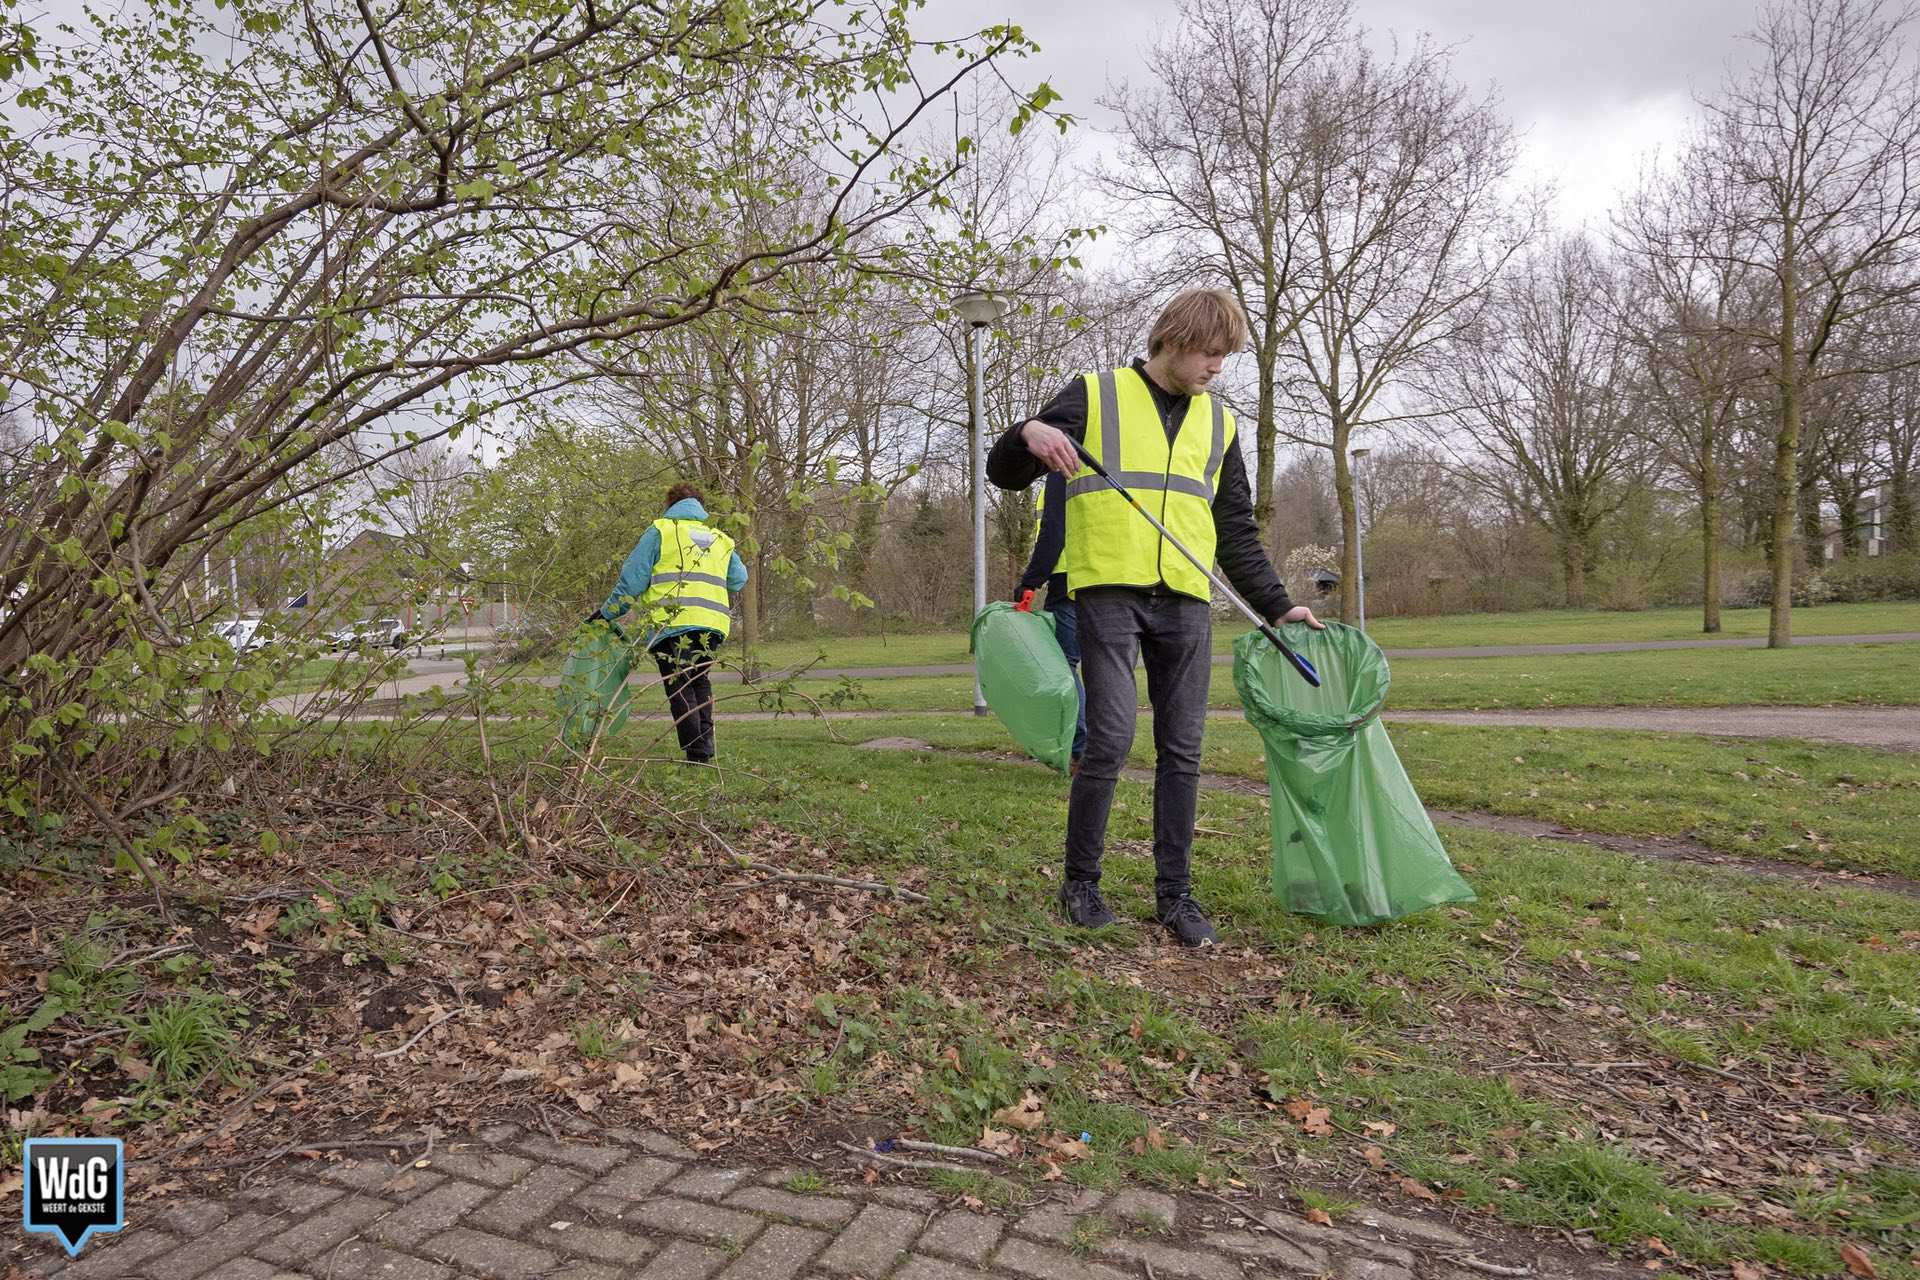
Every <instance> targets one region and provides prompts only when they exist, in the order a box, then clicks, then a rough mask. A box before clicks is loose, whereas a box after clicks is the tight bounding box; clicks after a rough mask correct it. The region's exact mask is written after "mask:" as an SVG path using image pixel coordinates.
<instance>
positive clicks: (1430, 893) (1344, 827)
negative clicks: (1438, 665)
mask: <svg viewBox="0 0 1920 1280" xmlns="http://www.w3.org/2000/svg"><path fill="white" fill-rule="evenodd" d="M1280 633H1281V638H1282V639H1284V640H1285V641H1286V642H1287V643H1288V644H1290V645H1292V646H1293V648H1294V649H1295V651H1297V652H1298V653H1300V654H1301V655H1303V656H1304V657H1305V658H1306V659H1307V661H1309V662H1311V663H1312V664H1313V665H1314V667H1315V669H1316V670H1318V671H1319V673H1320V682H1321V683H1320V687H1319V688H1318V689H1316V688H1314V687H1313V686H1312V685H1309V684H1308V683H1307V682H1306V681H1305V680H1302V679H1301V678H1300V677H1299V675H1298V674H1297V673H1295V671H1294V670H1293V668H1292V667H1291V666H1289V665H1288V664H1287V660H1286V659H1285V658H1284V657H1282V656H1281V654H1280V651H1279V650H1277V649H1275V648H1274V647H1273V646H1272V645H1271V644H1268V643H1267V641H1266V640H1265V639H1264V638H1262V637H1261V635H1260V633H1259V632H1257V631H1249V632H1248V633H1247V634H1246V635H1244V636H1241V637H1240V639H1239V640H1238V641H1237V642H1235V644H1234V646H1233V684H1234V688H1236V689H1238V690H1239V691H1240V702H1241V705H1242V706H1244V707H1245V708H1246V712H1247V719H1248V720H1249V721H1251V722H1252V724H1253V726H1254V728H1256V729H1258V730H1259V731H1260V737H1261V739H1262V740H1263V741H1264V742H1265V743H1266V748H1267V788H1268V792H1269V797H1270V804H1271V809H1272V815H1273V894H1274V896H1275V897H1276V898H1279V899H1280V900H1281V901H1283V902H1285V903H1286V904H1287V908H1288V909H1289V910H1291V911H1297V912H1300V913H1301V914H1302V915H1309V916H1318V917H1319V918H1320V919H1323V920H1326V921H1329V922H1330V923H1333V924H1379V923H1381V922H1383V921H1387V920H1398V919H1399V918H1401V917H1402V916H1407V915H1412V914H1413V913H1414V912H1416V911H1422V910H1425V909H1426V908H1427V907H1431V906H1436V905H1438V904H1439V903H1442V902H1472V901H1473V899H1474V894H1473V890H1472V889H1470V888H1469V887H1468V886H1467V882H1466V881H1465V880H1462V879H1461V878H1460V875H1459V873H1458V872H1456V871H1455V870H1454V869H1453V863H1452V862H1451V861H1450V860H1449V859H1448V857H1447V851H1446V849H1445V848H1444V847H1443V846H1442V845H1441V843H1440V836H1439V833H1437V832H1436V831H1434V829H1433V823H1432V822H1431V821H1430V820H1429V819H1428V817H1427V812H1426V809H1425V807H1424V806H1422V805H1421V803H1420V797H1419V795H1418V794H1416V793H1415V792H1414V789H1413V783H1412V782H1411V781H1410V780H1409V779H1408V777H1407V771H1406V770H1405V769H1404V768H1402V767H1401V765H1400V757H1399V756H1398V755H1396V754H1395V753H1394V750H1393V743H1392V742H1391V741H1389V740H1388V738H1387V731H1386V728H1385V727H1384V726H1383V725H1381V723H1380V718H1379V712H1380V708H1381V706H1382V705H1383V704H1385V702H1386V700H1387V685H1388V683H1389V679H1390V677H1389V675H1388V672H1387V657H1386V655H1385V654H1383V653H1381V652H1380V647H1379V646H1378V645H1376V644H1374V642H1373V641H1372V640H1370V639H1368V638H1367V635H1366V633H1365V632H1362V631H1356V630H1355V629H1353V628H1352V627H1348V626H1342V625H1341V624H1339V623H1337V622H1334V623H1329V624H1328V625H1327V629H1326V630H1325V631H1314V630H1312V629H1311V628H1309V627H1308V626H1307V625H1306V624H1305V623H1303V622H1296V623H1292V624H1289V625H1288V626H1285V627H1282V628H1280Z"/></svg>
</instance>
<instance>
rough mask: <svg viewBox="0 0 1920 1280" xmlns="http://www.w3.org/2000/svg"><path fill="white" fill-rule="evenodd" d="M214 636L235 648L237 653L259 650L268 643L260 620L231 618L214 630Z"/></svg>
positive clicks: (217, 625)
mask: <svg viewBox="0 0 1920 1280" xmlns="http://www.w3.org/2000/svg"><path fill="white" fill-rule="evenodd" d="M213 634H215V635H216V636H219V637H220V638H221V639H222V640H225V641H226V642H227V643H228V644H230V645H232V646H233V649H234V652H235V653H245V652H247V650H249V649H257V648H259V647H260V646H261V645H263V644H265V643H266V642H267V637H266V635H265V634H264V633H263V631H262V630H261V620H260V619H259V618H229V619H228V620H227V621H225V622H222V623H218V624H216V625H215V626H214V628H213Z"/></svg>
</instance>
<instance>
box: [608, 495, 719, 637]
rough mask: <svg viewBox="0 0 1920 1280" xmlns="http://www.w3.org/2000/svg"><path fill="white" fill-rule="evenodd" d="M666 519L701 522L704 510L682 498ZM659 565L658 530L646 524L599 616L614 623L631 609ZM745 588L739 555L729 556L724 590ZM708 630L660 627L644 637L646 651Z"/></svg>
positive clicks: (621, 567) (703, 517) (689, 500)
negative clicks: (671, 640) (661, 643)
mask: <svg viewBox="0 0 1920 1280" xmlns="http://www.w3.org/2000/svg"><path fill="white" fill-rule="evenodd" d="M666 517H667V519H669V520H705V519H706V518H707V509H706V508H705V507H703V506H701V505H700V500H699V499H698V498H682V499H681V500H680V501H678V502H676V503H674V504H673V505H672V506H670V507H668V508H667V510H666ZM659 562H660V531H659V530H658V529H656V528H654V527H653V525H651V524H649V525H647V531H646V532H645V533H643V534H641V535H640V541H639V542H638V543H637V544H635V546H634V548H633V551H632V552H631V553H629V554H628V556H627V562H626V563H625V564H623V565H621V566H620V580H619V581H618V582H616V583H614V584H613V593H612V594H611V595H609V596H608V597H607V601H606V603H605V604H603V605H601V606H600V616H601V617H603V618H606V619H608V620H610V621H613V622H618V621H619V620H620V617H621V615H622V614H624V613H626V612H627V610H628V609H630V608H631V607H632V603H633V602H635V601H638V600H640V599H641V598H642V597H643V596H645V595H646V594H647V586H648V584H650V583H651V582H652V581H653V566H654V565H656V564H658V563H659ZM746 585H747V566H746V565H745V564H744V563H742V562H741V560H740V553H739V552H738V551H736V552H734V553H733V558H732V559H730V560H729V561H728V562H727V590H729V591H738V590H740V589H741V588H742V587H744V586H746ZM711 630H713V628H711V627H662V628H660V629H659V630H658V631H653V632H649V633H648V635H647V648H649V649H651V648H652V647H653V646H655V645H657V644H659V643H660V642H661V641H662V640H670V639H672V638H673V637H674V636H677V635H683V634H685V633H686V632H689V631H711Z"/></svg>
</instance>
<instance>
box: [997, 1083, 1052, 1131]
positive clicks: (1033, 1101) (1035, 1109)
mask: <svg viewBox="0 0 1920 1280" xmlns="http://www.w3.org/2000/svg"><path fill="white" fill-rule="evenodd" d="M993 1119H994V1123H995V1124H1004V1125H1008V1126H1010V1127H1012V1128H1015V1129H1021V1130H1024V1131H1026V1132H1028V1133H1032V1132H1033V1131H1034V1130H1035V1129H1038V1128H1039V1127H1040V1126H1041V1125H1043V1124H1045V1123H1046V1122H1047V1113H1046V1111H1045V1110H1044V1109H1042V1108H1041V1106H1040V1099H1039V1098H1038V1097H1037V1096H1036V1095H1035V1094H1034V1092H1033V1090H1031V1089H1029V1090H1027V1092H1026V1093H1025V1094H1023V1095H1022V1096H1021V1098H1020V1101H1019V1102H1017V1103H1015V1104H1014V1105H1013V1106H1011V1107H1002V1108H1000V1109H999V1110H998V1111H996V1112H994V1113H993Z"/></svg>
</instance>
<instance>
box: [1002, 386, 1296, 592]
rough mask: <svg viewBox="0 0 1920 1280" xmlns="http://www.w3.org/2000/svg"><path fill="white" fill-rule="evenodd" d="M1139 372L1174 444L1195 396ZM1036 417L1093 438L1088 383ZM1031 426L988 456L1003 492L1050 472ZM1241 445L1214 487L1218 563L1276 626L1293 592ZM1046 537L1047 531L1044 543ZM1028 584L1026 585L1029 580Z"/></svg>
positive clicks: (1050, 505)
mask: <svg viewBox="0 0 1920 1280" xmlns="http://www.w3.org/2000/svg"><path fill="white" fill-rule="evenodd" d="M1133 367H1134V368H1135V369H1136V370H1138V371H1139V373H1140V376H1141V378H1142V379H1144V380H1145V382H1146V384H1147V389H1148V390H1149V391H1151V392H1152V393H1153V403H1154V407H1155V408H1157V409H1159V410H1160V425H1161V426H1162V427H1164V428H1166V432H1167V439H1169V440H1172V439H1173V438H1174V436H1175V435H1176V434H1177V433H1178V431H1179V429H1180V422H1181V419H1183V418H1184V417H1185V416H1186V413H1187V403H1188V401H1189V400H1190V399H1191V398H1192V397H1190V396H1184V395H1179V394H1177V393H1175V392H1172V391H1168V390H1167V389H1166V388H1164V387H1162V386H1160V384H1158V383H1157V382H1155V381H1154V380H1153V379H1152V378H1151V377H1148V376H1147V371H1146V361H1144V360H1135V361H1134V362H1133ZM1033 417H1034V419H1035V420H1038V421H1040V422H1044V423H1046V424H1047V425H1048V426H1050V427H1058V428H1059V429H1060V430H1062V431H1064V432H1066V433H1067V434H1068V435H1070V436H1072V437H1073V438H1074V439H1075V440H1079V441H1083V442H1084V441H1085V440H1086V438H1087V384H1086V382H1085V381H1084V380H1083V379H1080V378H1075V379H1074V380H1073V381H1071V382H1069V383H1067V385H1066V386H1064V387H1062V388H1061V389H1060V393H1059V394H1058V395H1056V396H1054V398H1053V399H1051V400H1049V401H1047V403H1046V405H1045V406H1044V407H1043V408H1042V409H1041V410H1040V412H1038V413H1036V414H1034V415H1033ZM1025 426H1026V423H1025V422H1022V423H1020V424H1019V425H1018V426H1015V427H1013V428H1011V429H1009V430H1008V431H1007V432H1006V434H1004V435H1002V436H1001V437H1000V438H999V439H998V440H996V441H994V444H993V450H992V452H990V453H989V454H988V455H987V479H988V480H990V481H992V482H993V483H994V484H995V485H997V486H999V487H1000V488H1002V489H1024V488H1026V487H1027V486H1028V485H1030V484H1032V483H1033V482H1034V481H1035V480H1037V479H1039V478H1040V476H1041V474H1042V473H1043V472H1045V471H1046V468H1045V467H1044V466H1043V465H1041V463H1040V460H1039V459H1038V458H1035V457H1034V456H1033V454H1032V453H1031V452H1029V451H1028V449H1027V444H1026V441H1024V440H1022V439H1021V438H1020V431H1021V429H1022V428H1023V427H1025ZM1239 443H1240V437H1239V434H1238V433H1237V432H1236V433H1235V435H1234V447H1233V448H1231V449H1229V450H1227V456H1226V458H1225V460H1224V461H1223V462H1222V463H1221V464H1220V475H1219V478H1218V483H1217V484H1216V486H1215V488H1214V494H1213V530H1214V538H1215V544H1214V558H1215V559H1216V560H1218V561H1219V563H1220V571H1221V573H1222V574H1223V575H1224V576H1225V577H1226V579H1227V581H1228V582H1230V583H1232V584H1233V589H1234V590H1235V591H1238V592H1239V593H1240V595H1241V596H1242V597H1243V598H1244V599H1245V600H1246V602H1247V603H1248V604H1250V605H1252V606H1253V607H1254V608H1255V609H1256V610H1258V611H1259V613H1260V614H1261V616H1263V617H1265V618H1266V619H1267V620H1268V621H1269V622H1271V621H1274V620H1276V619H1278V618H1279V617H1280V615H1281V614H1283V613H1285V612H1287V610H1289V609H1291V608H1292V607H1293V602H1292V600H1290V599H1289V598H1288V596H1287V588H1286V585H1285V584H1284V583H1282V582H1281V581H1280V575H1279V574H1277V573H1275V572H1274V571H1273V562H1272V561H1271V560H1269V559H1267V553H1266V549H1265V548H1264V547H1262V546H1261V545H1260V527H1259V525H1257V524H1255V523H1254V519H1253V489H1252V487H1251V486H1250V485H1249V484H1248V483H1247V468H1246V464H1245V463H1243V462H1242V461H1241V458H1240V449H1239ZM1060 492H1061V495H1062V499H1063V500H1062V501H1061V502H1060V505H1059V511H1060V514H1061V520H1062V523H1061V531H1062V543H1063V545H1064V539H1065V528H1066V525H1065V516H1066V505H1067V504H1066V502H1065V501H1064V497H1065V493H1066V488H1065V485H1064V484H1063V485H1062V486H1061V490H1060ZM1054 509H1055V508H1054V495H1053V493H1052V491H1049V492H1048V494H1047V513H1048V514H1049V515H1050V514H1051V513H1052V512H1053V511H1054ZM1044 532H1045V531H1044V529H1043V530H1042V535H1043V536H1042V540H1043V541H1044V540H1045V539H1044ZM1036 550H1037V549H1036ZM1028 568H1029V571H1031V569H1032V565H1031V564H1029V566H1028ZM1022 585H1023V586H1024V585H1025V582H1024V579H1023V581H1022Z"/></svg>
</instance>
